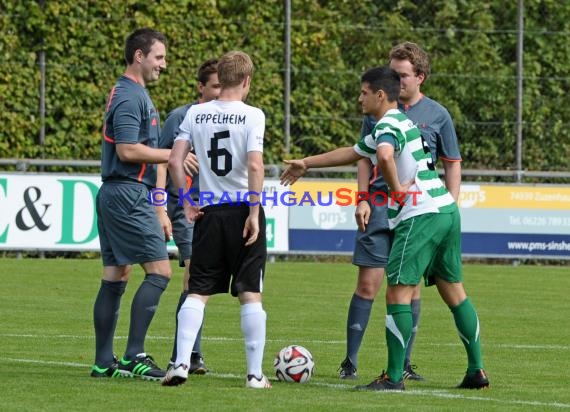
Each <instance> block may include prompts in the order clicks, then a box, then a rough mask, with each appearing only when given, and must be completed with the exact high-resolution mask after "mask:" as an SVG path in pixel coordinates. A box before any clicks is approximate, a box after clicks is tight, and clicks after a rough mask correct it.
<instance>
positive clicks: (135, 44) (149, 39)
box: [125, 27, 166, 64]
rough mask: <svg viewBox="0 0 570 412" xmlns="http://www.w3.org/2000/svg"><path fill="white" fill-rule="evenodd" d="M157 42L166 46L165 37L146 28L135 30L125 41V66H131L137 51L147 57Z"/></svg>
mask: <svg viewBox="0 0 570 412" xmlns="http://www.w3.org/2000/svg"><path fill="white" fill-rule="evenodd" d="M157 41H158V42H160V43H162V44H164V45H166V36H165V35H164V34H162V33H161V32H159V31H156V30H153V29H150V28H148V27H145V28H142V29H138V30H135V31H134V32H132V33H131V34H129V36H128V37H127V40H126V41H125V61H126V62H127V64H133V61H134V59H135V52H136V51H137V50H140V51H142V53H143V55H145V56H146V55H148V54H149V53H150V49H151V47H152V45H153V44H154V43H155V42H157Z"/></svg>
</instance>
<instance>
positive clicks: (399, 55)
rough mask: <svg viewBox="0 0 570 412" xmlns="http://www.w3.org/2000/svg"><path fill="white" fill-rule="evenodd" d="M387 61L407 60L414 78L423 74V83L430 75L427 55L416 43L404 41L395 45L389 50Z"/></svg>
mask: <svg viewBox="0 0 570 412" xmlns="http://www.w3.org/2000/svg"><path fill="white" fill-rule="evenodd" d="M388 59H389V60H392V59H396V60H407V61H409V62H410V63H411V64H412V66H413V67H414V72H415V74H416V76H418V75H420V74H423V75H424V82H425V81H426V80H427V78H428V77H429V74H430V64H429V56H428V54H427V53H426V52H425V51H424V50H423V49H422V48H421V47H420V46H418V45H417V44H416V43H412V42H411V41H406V42H403V43H400V44H397V45H395V46H394V47H393V48H392V50H390V55H389V57H388Z"/></svg>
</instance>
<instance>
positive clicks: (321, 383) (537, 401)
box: [0, 259, 570, 411]
mask: <svg viewBox="0 0 570 412" xmlns="http://www.w3.org/2000/svg"><path fill="white" fill-rule="evenodd" d="M100 267H101V265H100V262H99V260H56V259H46V260H38V259H24V260H15V259H0V284H1V287H0V314H1V325H2V328H1V329H0V347H1V352H0V371H1V372H0V388H1V389H0V391H1V393H2V396H1V400H0V410H2V411H15V410H19V411H24V410H26V411H27V410H46V411H48V410H50V411H51V410H53V411H62V410H94V411H95V410H135V409H137V410H196V411H210V410H211V411H221V410H223V411H226V410H235V411H272V410H275V411H277V410H281V411H294V410H306V411H333V410H339V411H343V410H373V409H375V410H378V409H380V408H381V409H383V410H414V411H417V410H430V411H432V410H437V411H443V410H450V411H451V410H453V411H456V410H497V411H504V410H520V411H523V410H524V411H527V410H570V389H569V385H570V344H569V343H568V337H569V336H570V320H569V316H570V309H569V308H570V305H569V303H568V302H569V300H568V293H569V291H570V273H569V271H568V268H567V267H541V266H519V267H512V266H499V265H497V266H488V265H466V266H465V279H466V280H465V284H466V288H467V291H468V293H469V294H470V295H471V298H472V300H473V302H474V304H475V305H476V307H477V309H478V312H479V318H480V321H481V334H482V342H483V355H484V361H485V367H486V370H487V372H488V375H489V377H490V379H491V388H490V389H489V390H484V391H465V390H458V389H454V386H455V385H457V383H459V381H460V380H461V378H462V377H463V373H464V371H465V369H466V360H465V354H464V350H463V346H462V345H461V343H460V341H459V338H458V337H457V333H456V331H455V327H454V324H453V320H452V317H451V314H450V312H449V310H448V309H447V308H446V307H445V305H444V304H443V303H442V302H441V301H440V299H439V297H438V295H437V291H436V290H435V288H424V290H423V307H422V309H423V311H422V319H421V323H420V330H419V333H418V338H417V341H416V349H415V358H414V360H413V361H414V363H416V364H417V365H418V372H420V373H421V374H422V375H424V376H425V377H426V379H427V380H426V381H425V382H409V383H407V388H406V391H405V392H402V393H362V392H355V391H352V388H353V385H355V384H356V383H368V382H369V381H370V380H372V379H373V378H374V377H375V376H376V375H377V374H378V373H379V372H380V370H381V369H383V368H385V366H386V345H385V338H384V315H385V311H386V309H385V306H384V303H383V298H381V297H379V298H378V299H377V302H376V304H375V306H374V310H373V315H372V319H371V320H370V324H369V328H368V331H367V333H366V336H365V338H364V342H363V346H362V350H361V354H360V360H359V364H360V365H359V371H358V372H359V376H360V379H359V381H357V382H356V383H355V382H344V381H340V380H339V379H338V378H337V376H338V375H337V368H338V366H339V363H340V362H341V360H342V359H343V357H344V351H345V343H344V339H345V322H346V311H347V307H348V303H349V300H350V297H351V295H352V292H353V288H354V285H355V279H356V277H355V274H356V269H355V267H353V266H352V265H350V264H346V263H298V262H296V263H293V262H279V263H272V264H268V266H267V277H266V282H265V293H264V307H265V310H266V312H267V314H268V324H267V344H266V351H265V361H264V370H265V373H266V374H267V375H268V376H273V366H272V362H273V356H274V354H275V353H276V352H277V351H278V350H279V349H281V348H282V347H283V346H286V345H288V344H293V343H297V344H301V345H303V346H305V347H307V348H308V349H309V350H310V351H311V352H312V353H313V356H314V358H315V363H316V376H315V377H314V378H313V379H312V380H311V381H310V382H308V383H306V384H302V385H300V384H290V383H279V382H275V383H274V385H273V389H271V390H268V391H254V390H246V389H245V388H244V380H245V378H244V373H245V357H244V348H243V342H242V335H241V331H240V327H239V308H238V303H237V301H236V300H235V299H232V298H231V297H230V296H229V295H219V296H215V297H213V298H212V299H211V300H210V303H209V304H208V307H207V309H206V318H205V322H206V323H205V326H204V332H203V336H204V339H203V343H202V347H203V352H204V356H205V359H206V363H207V366H208V367H209V368H210V370H211V373H209V374H207V375H204V376H198V377H191V378H190V379H189V381H188V383H187V384H186V385H183V386H180V387H175V388H165V387H162V386H160V385H159V384H157V383H151V382H145V381H140V380H133V379H99V380H96V379H93V378H90V377H89V371H90V366H91V363H92V362H93V347H94V338H93V326H92V307H93V301H94V299H95V295H96V293H97V290H98V287H99V277H100ZM141 279H142V271H141V270H140V269H139V268H137V269H136V270H135V272H134V273H133V276H132V278H131V284H130V286H129V287H128V288H127V292H126V294H125V296H124V297H123V305H122V307H121V315H120V319H119V325H118V327H117V334H116V335H117V336H116V340H115V351H116V352H117V353H118V354H119V355H122V353H123V351H124V348H125V344H126V334H127V330H128V317H129V308H130V301H131V299H132V296H133V294H134V292H135V291H136V288H137V287H138V284H139V283H140V281H141ZM180 279H181V271H180V269H178V268H175V275H174V276H173V280H172V282H171V284H170V286H169V288H168V289H167V291H166V292H165V294H164V295H163V298H162V301H161V304H160V308H159V311H158V312H157V314H156V316H155V319H154V321H153V324H152V325H151V329H150V331H149V336H148V338H147V343H146V346H147V347H146V350H147V352H149V353H151V354H152V355H153V356H154V357H155V359H156V360H157V361H158V363H159V364H160V365H162V366H165V365H166V362H167V360H168V357H169V355H170V351H171V347H172V333H173V328H174V311H175V307H176V301H177V298H178V295H179V292H180V283H181V281H180ZM383 292H384V288H383V289H382V292H381V294H382V296H383Z"/></svg>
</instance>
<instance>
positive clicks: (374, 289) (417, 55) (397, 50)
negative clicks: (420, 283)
mask: <svg viewBox="0 0 570 412" xmlns="http://www.w3.org/2000/svg"><path fill="white" fill-rule="evenodd" d="M389 64H390V67H391V68H392V69H394V70H396V72H398V74H399V75H400V95H399V97H398V108H399V109H400V110H401V111H402V112H403V113H405V114H406V115H407V116H408V118H409V119H410V120H412V122H413V123H414V124H415V125H416V126H417V128H418V129H419V130H420V131H421V134H422V137H423V138H424V140H425V141H426V143H427V144H428V146H429V148H430V151H431V154H432V157H433V159H434V162H437V160H438V159H440V160H441V162H440V164H441V165H443V169H444V171H445V186H446V188H447V189H448V190H449V192H450V193H451V195H452V196H453V197H454V198H455V199H456V200H457V197H458V196H459V186H460V183H461V155H460V152H459V144H458V142H457V136H456V134H455V128H454V126H453V121H452V119H451V116H450V115H449V112H448V111H447V110H446V109H445V107H443V106H442V105H441V104H439V103H438V102H436V101H435V100H433V99H430V98H429V97H427V96H424V95H423V93H422V92H421V90H420V88H421V86H422V85H423V84H424V83H425V81H426V79H427V78H428V77H429V74H430V63H429V56H428V55H427V53H426V52H425V51H424V50H423V49H422V48H420V47H419V46H418V45H417V44H415V43H411V42H403V43H400V44H398V45H396V46H394V47H393V48H392V50H391V51H390V55H389ZM376 122H377V119H375V118H374V117H372V116H367V117H365V118H364V120H363V122H362V130H361V136H366V135H369V134H370V133H371V132H372V129H373V128H374V126H375V124H376ZM369 176H370V179H369ZM358 190H359V191H367V190H368V191H369V192H370V193H374V192H376V191H386V189H385V181H384V179H383V177H382V175H381V174H380V173H378V172H377V168H374V169H373V172H372V173H370V163H369V162H368V160H367V159H363V160H361V161H359V162H358ZM386 209H387V208H386V206H378V205H374V204H373V203H371V202H360V203H359V204H358V206H357V208H356V213H355V217H356V222H357V223H358V227H359V230H358V232H357V233H356V239H355V245H354V256H353V259H352V263H353V264H355V265H357V266H358V282H357V286H356V290H355V292H354V295H353V296H352V299H351V302H350V306H349V310H348V316H347V323H346V357H345V360H344V361H343V362H342V363H341V367H340V377H341V378H342V379H350V378H355V377H356V368H357V366H358V351H359V349H360V345H361V342H362V339H363V336H364V332H365V331H366V327H367V325H368V319H369V317H370V313H371V310H372V302H373V301H374V298H375V297H376V294H377V293H378V290H379V289H380V285H381V284H382V280H383V278H384V268H385V267H386V262H387V255H388V252H389V246H390V244H389V236H388V235H387V233H386V232H387V231H388V218H387V213H386V212H387V210H386ZM420 307H421V305H420V288H419V287H417V288H416V290H415V291H414V297H413V299H412V314H413V327H412V335H411V338H410V341H409V343H408V346H407V350H406V360H405V372H404V378H406V379H412V380H422V379H423V378H422V376H420V375H419V374H418V373H417V372H416V371H415V370H414V369H415V366H413V365H412V363H411V355H412V350H413V347H414V342H415V336H416V332H417V330H418V326H419V319H420Z"/></svg>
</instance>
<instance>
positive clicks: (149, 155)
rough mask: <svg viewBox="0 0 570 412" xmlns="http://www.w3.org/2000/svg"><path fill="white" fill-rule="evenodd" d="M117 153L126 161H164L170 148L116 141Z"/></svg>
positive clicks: (166, 160) (166, 159)
mask: <svg viewBox="0 0 570 412" xmlns="http://www.w3.org/2000/svg"><path fill="white" fill-rule="evenodd" d="M117 155H118V156H119V159H121V161H122V162H128V163H153V164H155V163H166V162H168V157H169V156H170V149H156V148H153V147H148V146H147V145H145V144H142V143H117Z"/></svg>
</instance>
